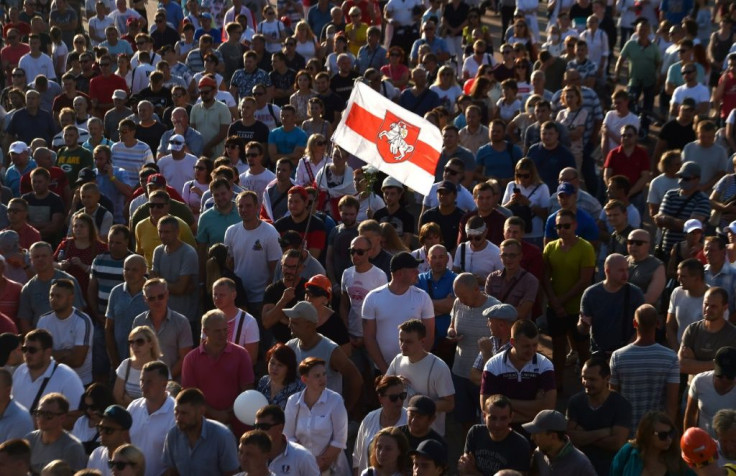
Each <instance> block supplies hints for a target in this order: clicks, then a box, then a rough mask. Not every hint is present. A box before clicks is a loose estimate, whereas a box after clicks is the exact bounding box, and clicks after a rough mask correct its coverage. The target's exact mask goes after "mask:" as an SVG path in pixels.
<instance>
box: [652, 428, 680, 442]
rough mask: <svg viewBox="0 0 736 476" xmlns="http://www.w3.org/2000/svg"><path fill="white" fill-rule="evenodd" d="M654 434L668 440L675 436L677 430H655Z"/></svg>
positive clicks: (661, 439)
mask: <svg viewBox="0 0 736 476" xmlns="http://www.w3.org/2000/svg"><path fill="white" fill-rule="evenodd" d="M654 434H655V435H657V438H659V441H667V440H668V439H669V440H671V439H672V438H674V437H675V430H667V431H655V432H654Z"/></svg>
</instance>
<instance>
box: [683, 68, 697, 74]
mask: <svg viewBox="0 0 736 476" xmlns="http://www.w3.org/2000/svg"><path fill="white" fill-rule="evenodd" d="M694 72H695V70H692V69H688V70H687V71H683V72H682V74H692V73H694Z"/></svg>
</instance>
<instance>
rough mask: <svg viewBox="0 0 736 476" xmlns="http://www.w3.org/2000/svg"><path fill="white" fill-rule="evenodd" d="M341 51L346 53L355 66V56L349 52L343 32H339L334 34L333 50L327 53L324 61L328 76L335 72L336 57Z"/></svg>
mask: <svg viewBox="0 0 736 476" xmlns="http://www.w3.org/2000/svg"><path fill="white" fill-rule="evenodd" d="M342 53H345V54H346V55H348V56H349V57H350V61H351V64H352V65H353V66H355V61H356V59H355V56H354V55H353V54H352V53H351V52H350V50H348V39H347V38H345V34H344V33H343V32H339V33H337V34H336V35H335V40H334V48H333V52H332V53H330V54H329V55H327V60H326V61H325V68H326V69H327V72H328V73H329V74H330V77H332V76H334V75H336V74H337V57H338V56H340V55H341V54H342Z"/></svg>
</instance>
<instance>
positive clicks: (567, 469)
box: [532, 439, 597, 476]
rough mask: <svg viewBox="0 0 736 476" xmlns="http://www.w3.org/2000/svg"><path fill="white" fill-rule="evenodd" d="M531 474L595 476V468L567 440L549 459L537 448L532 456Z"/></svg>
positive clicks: (542, 475)
mask: <svg viewBox="0 0 736 476" xmlns="http://www.w3.org/2000/svg"><path fill="white" fill-rule="evenodd" d="M532 472H533V473H535V474H539V475H540V476H551V475H553V474H574V475H576V476H588V475H589V476H596V474H597V473H596V471H595V468H593V464H592V463H591V462H590V460H589V459H588V457H587V456H585V454H583V452H582V451H580V450H579V449H577V448H575V446H573V444H572V442H571V441H570V440H569V439H568V440H567V442H566V443H565V446H563V447H562V449H560V452H559V453H557V454H556V455H555V456H553V457H550V456H547V455H546V454H544V453H543V452H542V451H540V450H539V448H537V449H536V450H534V454H533V455H532Z"/></svg>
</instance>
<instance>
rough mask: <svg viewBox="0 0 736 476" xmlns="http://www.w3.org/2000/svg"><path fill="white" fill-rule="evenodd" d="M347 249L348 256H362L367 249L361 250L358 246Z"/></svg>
mask: <svg viewBox="0 0 736 476" xmlns="http://www.w3.org/2000/svg"><path fill="white" fill-rule="evenodd" d="M349 251H350V256H352V255H358V256H363V255H364V254H366V253H367V252H368V250H363V249H360V248H350V250H349Z"/></svg>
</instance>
